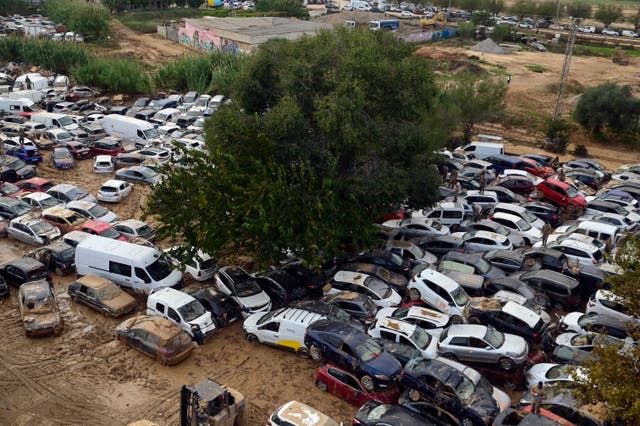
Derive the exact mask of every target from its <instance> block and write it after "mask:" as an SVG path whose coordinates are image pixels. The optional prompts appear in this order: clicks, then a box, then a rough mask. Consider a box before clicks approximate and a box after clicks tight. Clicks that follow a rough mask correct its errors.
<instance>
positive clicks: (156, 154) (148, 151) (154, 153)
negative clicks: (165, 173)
mask: <svg viewBox="0 0 640 426" xmlns="http://www.w3.org/2000/svg"><path fill="white" fill-rule="evenodd" d="M136 153H137V154H140V155H144V156H145V157H147V158H150V159H152V160H155V161H158V162H160V163H164V162H165V161H169V160H170V159H171V153H170V152H169V150H167V149H164V148H153V147H150V148H143V149H141V150H139V151H137V152H136Z"/></svg>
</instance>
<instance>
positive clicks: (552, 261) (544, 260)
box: [522, 247, 567, 272]
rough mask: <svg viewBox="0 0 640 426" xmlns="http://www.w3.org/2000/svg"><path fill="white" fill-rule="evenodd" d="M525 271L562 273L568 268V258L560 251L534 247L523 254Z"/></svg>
mask: <svg viewBox="0 0 640 426" xmlns="http://www.w3.org/2000/svg"><path fill="white" fill-rule="evenodd" d="M522 254H523V255H524V264H525V268H524V269H525V270H530V271H531V270H537V269H549V270H552V271H556V272H562V271H564V270H565V268H566V267H567V266H566V265H567V256H566V255H565V254H564V253H562V252H561V251H560V250H555V249H552V248H547V247H532V248H530V249H527V250H524V251H523V252H522Z"/></svg>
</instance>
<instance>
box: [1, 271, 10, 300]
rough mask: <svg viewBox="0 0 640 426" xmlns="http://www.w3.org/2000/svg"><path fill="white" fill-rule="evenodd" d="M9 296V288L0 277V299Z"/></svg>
mask: <svg viewBox="0 0 640 426" xmlns="http://www.w3.org/2000/svg"><path fill="white" fill-rule="evenodd" d="M8 295H9V286H8V285H7V282H6V281H5V279H4V278H3V277H2V275H0V299H4V298H5V297H7V296H8Z"/></svg>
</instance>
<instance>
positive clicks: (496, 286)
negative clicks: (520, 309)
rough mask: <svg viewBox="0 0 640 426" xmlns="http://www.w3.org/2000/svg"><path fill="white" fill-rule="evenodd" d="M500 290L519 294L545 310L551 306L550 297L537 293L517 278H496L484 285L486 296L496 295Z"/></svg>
mask: <svg viewBox="0 0 640 426" xmlns="http://www.w3.org/2000/svg"><path fill="white" fill-rule="evenodd" d="M500 290H506V291H512V292H514V293H518V294H519V295H521V296H524V297H526V298H527V299H529V300H531V301H533V303H535V304H536V305H538V306H540V307H541V308H543V309H547V308H549V307H550V306H551V302H550V301H549V297H548V296H546V295H545V294H544V293H542V292H539V291H536V290H535V289H533V288H532V287H530V286H529V285H527V284H526V283H524V282H522V281H520V280H519V279H518V278H516V277H504V278H496V279H495V280H491V281H486V282H485V284H484V294H485V296H488V295H492V294H496V293H497V292H499V291H500Z"/></svg>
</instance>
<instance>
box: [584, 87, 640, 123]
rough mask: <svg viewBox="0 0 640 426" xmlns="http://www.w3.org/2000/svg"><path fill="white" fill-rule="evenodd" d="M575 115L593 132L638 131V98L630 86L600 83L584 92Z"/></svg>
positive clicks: (639, 118) (639, 110)
mask: <svg viewBox="0 0 640 426" xmlns="http://www.w3.org/2000/svg"><path fill="white" fill-rule="evenodd" d="M575 118H576V121H578V123H580V124H581V125H582V126H583V127H584V128H586V129H588V130H590V131H591V132H593V133H594V134H597V135H599V134H603V133H605V132H610V133H613V134H618V135H621V134H635V135H638V134H639V133H640V99H637V98H635V97H633V94H632V91H631V87H629V86H620V85H618V84H616V83H604V84H601V85H600V86H598V87H594V88H591V89H587V90H585V91H584V93H583V94H582V96H580V100H579V101H578V105H577V106H576V109H575Z"/></svg>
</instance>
